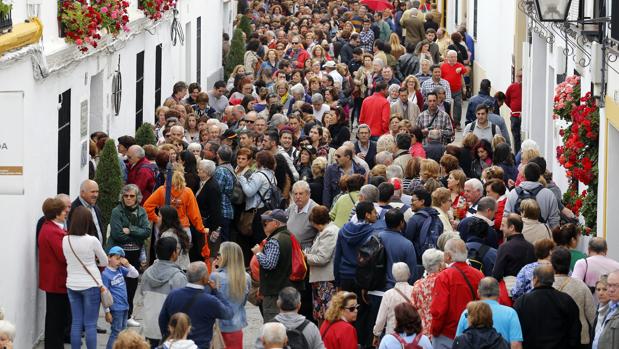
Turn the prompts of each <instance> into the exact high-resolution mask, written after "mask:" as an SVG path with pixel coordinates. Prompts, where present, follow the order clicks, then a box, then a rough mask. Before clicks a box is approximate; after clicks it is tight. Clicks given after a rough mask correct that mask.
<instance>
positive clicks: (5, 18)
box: [0, 0, 13, 34]
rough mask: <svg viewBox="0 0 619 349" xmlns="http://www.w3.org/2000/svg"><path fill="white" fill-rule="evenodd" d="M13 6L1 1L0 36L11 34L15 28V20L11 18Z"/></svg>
mask: <svg viewBox="0 0 619 349" xmlns="http://www.w3.org/2000/svg"><path fill="white" fill-rule="evenodd" d="M12 8H13V5H11V4H6V3H4V0H0V34H2V33H6V32H10V31H11V29H12V28H13V19H12V18H11V9H12Z"/></svg>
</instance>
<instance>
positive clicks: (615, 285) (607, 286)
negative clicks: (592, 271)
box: [606, 284, 619, 290]
mask: <svg viewBox="0 0 619 349" xmlns="http://www.w3.org/2000/svg"><path fill="white" fill-rule="evenodd" d="M606 288H607V289H609V290H610V289H611V288H613V289H618V288H619V284H606Z"/></svg>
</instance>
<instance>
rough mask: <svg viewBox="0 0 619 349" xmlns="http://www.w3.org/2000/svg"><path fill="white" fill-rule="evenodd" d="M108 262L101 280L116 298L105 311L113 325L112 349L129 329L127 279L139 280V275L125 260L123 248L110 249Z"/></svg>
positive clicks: (107, 319)
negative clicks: (118, 337) (125, 330)
mask: <svg viewBox="0 0 619 349" xmlns="http://www.w3.org/2000/svg"><path fill="white" fill-rule="evenodd" d="M108 260H109V263H108V266H107V267H106V268H105V270H103V272H102V273H101V278H102V280H103V285H105V287H107V289H108V290H110V293H112V297H113V298H114V304H112V306H110V307H109V308H107V309H105V321H107V322H109V323H110V324H111V325H112V329H111V333H110V338H109V339H108V342H107V347H106V348H107V349H112V346H113V345H114V341H115V340H116V337H117V336H118V333H120V331H122V330H124V329H125V328H127V316H128V314H129V302H128V297H127V285H126V284H125V277H129V278H137V277H138V276H139V273H138V271H137V269H135V267H134V266H132V265H131V264H129V261H128V260H127V259H126V258H125V251H124V250H123V249H122V248H121V247H118V246H114V247H112V248H110V251H109V252H108Z"/></svg>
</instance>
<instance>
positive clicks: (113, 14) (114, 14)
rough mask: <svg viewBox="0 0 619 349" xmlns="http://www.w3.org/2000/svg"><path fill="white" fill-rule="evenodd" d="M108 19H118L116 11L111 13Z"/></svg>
mask: <svg viewBox="0 0 619 349" xmlns="http://www.w3.org/2000/svg"><path fill="white" fill-rule="evenodd" d="M110 17H112V18H113V19H116V18H118V11H114V12H112V14H111V16H110Z"/></svg>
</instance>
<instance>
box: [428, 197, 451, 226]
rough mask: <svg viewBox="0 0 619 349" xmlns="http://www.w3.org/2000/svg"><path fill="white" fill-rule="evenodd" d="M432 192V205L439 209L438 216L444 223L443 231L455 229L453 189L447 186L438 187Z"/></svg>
mask: <svg viewBox="0 0 619 349" xmlns="http://www.w3.org/2000/svg"><path fill="white" fill-rule="evenodd" d="M431 193H432V207H434V208H435V209H436V210H437V211H438V218H439V219H440V220H441V223H443V229H444V230H443V232H452V231H454V224H453V214H452V213H451V202H452V201H451V191H450V190H449V189H447V188H437V189H436V190H434V191H432V192H431Z"/></svg>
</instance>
